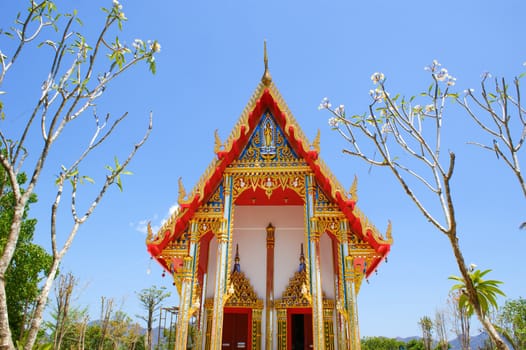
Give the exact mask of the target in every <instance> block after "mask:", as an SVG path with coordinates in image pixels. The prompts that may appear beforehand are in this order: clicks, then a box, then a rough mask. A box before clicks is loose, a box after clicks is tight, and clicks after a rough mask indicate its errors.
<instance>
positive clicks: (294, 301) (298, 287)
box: [276, 269, 312, 309]
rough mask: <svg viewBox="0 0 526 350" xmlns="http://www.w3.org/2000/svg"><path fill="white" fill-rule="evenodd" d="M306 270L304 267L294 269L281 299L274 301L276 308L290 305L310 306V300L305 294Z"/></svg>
mask: <svg viewBox="0 0 526 350" xmlns="http://www.w3.org/2000/svg"><path fill="white" fill-rule="evenodd" d="M306 287H307V272H306V270H305V269H303V270H301V271H296V273H294V276H292V278H291V279H290V280H289V284H288V285H287V288H285V291H284V292H283V295H282V296H281V299H278V300H277V301H276V308H278V309H282V308H283V309H286V308H290V307H311V306H312V305H311V302H310V301H309V298H308V296H307V295H306V293H305V292H306Z"/></svg>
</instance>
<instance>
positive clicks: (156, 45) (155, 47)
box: [150, 40, 161, 52]
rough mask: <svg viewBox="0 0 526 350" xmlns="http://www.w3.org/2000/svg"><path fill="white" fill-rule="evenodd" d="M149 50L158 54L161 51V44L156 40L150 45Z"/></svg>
mask: <svg viewBox="0 0 526 350" xmlns="http://www.w3.org/2000/svg"><path fill="white" fill-rule="evenodd" d="M150 49H151V50H152V52H160V51H161V44H159V42H158V41H157V40H156V41H154V42H153V43H152V44H151V45H150Z"/></svg>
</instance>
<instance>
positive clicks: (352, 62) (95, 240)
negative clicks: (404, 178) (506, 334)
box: [0, 0, 526, 337]
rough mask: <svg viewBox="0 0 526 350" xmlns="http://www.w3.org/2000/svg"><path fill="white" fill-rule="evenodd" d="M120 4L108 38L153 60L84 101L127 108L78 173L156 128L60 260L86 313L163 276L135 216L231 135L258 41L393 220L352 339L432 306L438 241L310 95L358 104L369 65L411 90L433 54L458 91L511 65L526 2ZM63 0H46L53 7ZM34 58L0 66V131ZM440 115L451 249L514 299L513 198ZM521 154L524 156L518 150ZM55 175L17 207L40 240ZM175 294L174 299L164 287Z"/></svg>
mask: <svg viewBox="0 0 526 350" xmlns="http://www.w3.org/2000/svg"><path fill="white" fill-rule="evenodd" d="M21 3H22V2H19V1H9V2H7V3H4V4H2V11H0V27H5V26H7V25H8V24H10V23H11V21H12V19H13V18H14V14H15V13H16V12H17V11H19V10H20V8H19V7H20V5H19V4H21ZM95 3H96V5H95ZM122 3H123V6H124V12H125V13H126V16H127V17H128V19H129V20H128V22H127V23H126V24H125V27H124V28H125V29H124V32H123V33H121V34H119V38H120V40H121V41H123V42H127V43H128V44H129V45H131V43H132V42H133V40H134V39H135V38H142V39H145V40H146V39H157V40H159V42H160V43H161V46H162V49H161V52H160V54H159V55H158V57H157V65H158V71H157V74H156V75H154V76H152V75H150V74H148V73H147V67H146V66H143V65H140V66H138V67H136V69H134V71H133V72H132V73H131V74H128V75H127V76H126V77H123V79H121V80H119V81H117V82H116V84H114V85H112V86H111V87H109V88H108V89H107V91H106V95H105V96H104V98H103V99H102V100H101V101H100V102H99V104H98V107H97V110H98V112H99V113H101V114H105V113H106V112H110V113H113V114H114V115H118V114H120V113H123V112H125V111H128V112H129V113H130V117H129V118H128V120H127V121H126V123H125V125H123V128H122V129H121V130H120V131H119V132H118V133H117V134H115V138H114V139H113V141H112V142H111V143H109V144H108V147H107V148H106V149H105V151H104V152H101V153H98V154H97V157H98V159H97V160H96V161H94V162H92V163H90V167H88V168H86V169H85V172H86V173H87V174H89V175H92V174H95V173H97V172H100V169H102V168H103V165H104V164H109V163H112V162H113V156H114V155H120V157H123V156H124V155H125V154H126V153H127V151H128V149H129V147H130V146H131V144H132V143H133V142H135V141H136V140H137V139H139V138H140V137H141V135H142V131H143V130H144V128H145V126H146V124H147V117H148V113H149V112H150V111H153V113H154V131H153V133H152V135H151V138H150V140H149V141H148V143H147V144H146V145H145V146H144V147H143V149H141V150H140V152H139V153H138V155H137V157H136V158H135V159H134V161H133V163H132V164H131V168H130V170H131V171H133V173H134V175H133V176H129V177H126V178H124V179H123V181H124V188H125V191H124V192H123V193H120V192H119V191H118V190H117V189H113V190H112V191H110V193H109V194H108V196H107V197H106V198H105V200H104V201H103V203H102V204H101V206H100V207H99V208H98V209H97V211H96V212H95V214H94V216H93V217H92V218H91V219H90V220H89V221H88V223H86V224H85V225H84V226H83V227H82V228H81V230H80V233H79V236H78V238H77V240H76V241H75V243H74V245H73V247H72V249H71V251H70V252H69V253H68V255H67V257H66V259H65V260H64V263H63V267H62V271H64V272H67V271H72V272H73V273H74V274H75V275H76V276H77V277H78V278H79V279H80V287H81V288H80V289H82V290H81V291H79V297H78V300H77V301H76V304H77V305H79V306H88V305H89V307H90V312H91V315H92V317H93V318H97V317H98V312H99V309H98V306H99V304H100V297H101V296H105V297H113V298H115V299H116V301H117V302H120V301H122V302H123V310H124V311H126V312H128V313H129V314H130V315H132V316H133V315H135V314H138V313H141V312H142V311H141V309H140V306H139V304H138V302H137V298H136V295H135V292H137V291H140V290H141V289H143V288H147V287H149V286H151V285H154V284H155V285H158V286H161V285H164V286H166V287H168V288H171V281H170V279H169V278H164V279H163V278H162V277H161V269H160V267H158V266H157V265H155V264H152V265H151V266H150V260H149V256H148V255H147V253H146V248H145V244H144V241H145V235H144V223H145V222H146V221H151V222H152V224H153V225H156V226H158V225H159V224H160V223H161V221H162V220H163V219H164V218H166V217H167V215H168V211H169V209H170V208H171V207H172V206H173V205H174V204H175V203H176V199H177V179H178V178H179V177H182V178H183V181H184V184H185V186H186V188H187V189H190V188H192V187H193V186H194V184H195V183H196V181H197V180H198V179H199V177H200V176H201V174H202V173H203V172H204V170H205V169H206V167H207V166H208V164H209V162H210V161H211V160H212V158H213V146H214V144H213V133H214V130H215V129H219V134H220V137H221V138H222V139H225V138H226V137H227V136H228V135H229V133H230V130H231V129H232V127H233V126H234V124H235V122H236V121H237V119H238V117H239V115H240V114H241V112H242V110H243V108H244V107H245V105H246V103H247V102H248V99H249V97H250V96H251V94H252V93H253V91H254V89H255V87H256V85H257V84H258V82H259V79H260V77H261V75H262V73H263V41H264V40H265V39H266V40H267V43H268V52H269V61H270V63H269V66H270V72H271V74H272V77H273V80H274V82H275V83H276V85H277V86H278V88H279V89H280V91H281V93H282V95H283V97H284V98H285V101H286V102H287V104H288V106H289V108H290V109H291V111H292V113H293V114H294V116H295V118H296V119H297V120H298V122H299V123H300V125H301V127H302V128H303V131H304V132H305V134H306V135H307V136H308V137H309V138H310V139H313V138H314V136H315V135H316V131H317V130H318V129H320V130H321V150H322V154H321V155H322V158H323V159H324V160H325V161H326V163H327V164H328V165H329V167H331V169H332V170H333V172H334V174H335V175H336V176H337V178H338V179H339V180H340V182H342V183H343V184H344V186H345V187H347V188H349V187H350V185H351V183H352V180H353V177H354V174H356V175H357V176H358V178H359V196H360V201H359V203H358V205H359V206H360V208H361V209H362V210H363V211H364V212H365V214H366V215H367V216H368V217H369V218H370V219H371V220H372V221H373V222H375V223H376V225H377V226H378V227H379V228H380V229H381V230H382V231H385V228H386V226H387V220H392V222H393V236H394V240H395V243H394V245H393V247H392V252H391V254H390V256H389V262H388V263H387V264H382V265H381V266H380V269H379V273H378V275H373V276H372V277H371V279H370V283H369V284H366V283H364V284H363V285H362V290H361V292H360V295H359V312H360V324H361V334H362V336H371V335H384V336H392V337H395V336H411V335H416V334H419V330H418V325H417V322H418V319H419V318H420V317H422V316H424V315H429V316H433V315H434V312H435V310H436V309H437V308H443V307H445V302H446V298H447V294H448V291H449V289H450V287H451V285H452V283H451V282H450V281H448V279H447V277H448V276H449V275H452V274H457V272H456V271H457V270H456V265H455V263H454V259H453V256H452V253H451V251H450V249H449V246H448V243H447V240H446V238H445V236H442V235H441V234H440V233H438V231H436V230H435V229H434V228H433V227H432V226H431V225H430V224H428V223H427V222H426V221H425V220H424V219H423V218H422V217H421V215H420V213H419V212H417V210H416V209H415V207H414V206H413V204H412V203H411V202H410V201H409V200H408V199H407V198H406V197H405V196H404V194H403V192H402V190H401V189H400V188H399V186H398V184H397V183H396V182H395V181H394V180H393V179H392V178H391V175H390V174H389V173H387V171H386V170H383V169H370V168H369V167H368V166H367V165H365V164H363V163H362V162H361V161H359V160H356V159H352V158H349V157H348V156H345V155H343V154H342V152H341V150H342V149H343V148H344V147H345V146H346V145H345V142H344V141H343V140H342V139H340V138H339V137H338V136H337V135H336V134H335V133H333V132H331V130H330V128H329V126H328V123H327V119H328V118H329V115H328V114H327V113H326V112H323V111H318V109H317V107H318V105H319V103H320V101H321V99H322V98H323V97H330V98H331V100H332V101H333V102H334V103H337V104H340V103H343V104H345V105H346V109H347V111H348V112H353V113H360V114H361V113H362V112H365V110H366V109H367V106H368V103H369V96H368V91H369V89H371V88H372V84H371V81H370V79H369V77H370V75H371V74H372V73H373V72H376V71H381V72H383V73H384V74H385V75H386V77H387V84H388V87H389V89H390V90H391V91H392V92H400V93H401V94H403V95H414V94H418V93H419V92H421V91H422V90H424V89H426V88H427V86H428V84H429V77H428V76H427V74H426V72H425V71H424V69H423V68H424V66H426V65H428V64H430V63H431V61H432V60H433V59H438V60H439V61H440V62H441V63H442V64H443V66H444V67H447V68H448V70H449V72H450V73H451V74H452V75H453V76H455V77H456V78H457V86H456V88H457V89H458V90H459V91H462V90H464V89H467V88H471V87H474V88H475V89H477V88H478V83H479V80H480V76H481V73H483V72H485V71H489V72H491V73H493V74H494V75H498V76H505V77H508V78H509V79H511V78H512V77H513V76H515V75H517V74H519V73H522V72H523V71H524V69H525V68H524V67H523V65H522V63H523V62H524V61H526V45H525V44H524V33H525V32H526V23H525V22H524V20H523V14H524V13H526V4H524V2H523V1H519V0H516V1H511V0H503V1H499V2H498V3H497V2H495V1H485V0H484V1H451V0H446V1H441V2H431V1H396V2H395V1H375V2H365V1H361V2H356V1H355V2H351V1H328V2H325V3H322V2H319V1H308V0H307V1H275V0H272V1H266V2H252V1H221V2H214V1H203V2H192V1H184V2H183V1H167V0H154V1H148V2H139V1H123V2H122ZM65 6H66V2H63V1H60V2H59V8H64V7H65ZM67 6H73V5H67ZM75 6H77V8H78V10H79V17H80V18H82V19H83V21H84V29H83V30H85V31H87V32H88V33H92V32H93V30H94V28H96V27H97V25H100V22H101V20H102V15H99V14H100V11H99V7H100V6H111V2H110V1H104V2H102V1H97V2H93V1H78V2H76V4H75ZM6 45H8V44H6V41H5V39H1V41H0V49H2V50H4V51H6V52H8V50H7V49H5V48H6V47H8V46H6ZM45 57H46V55H45V52H44V51H43V50H39V51H36V52H35V54H34V55H32V56H31V57H28V58H27V59H24V60H21V61H20V66H19V67H18V68H17V69H16V70H13V71H12V77H13V78H14V77H15V76H16V77H17V78H16V80H15V79H13V80H11V81H10V80H9V78H7V79H6V83H4V85H3V86H2V89H3V90H6V91H7V92H8V94H7V95H6V96H5V99H4V100H5V102H6V108H8V109H6V112H8V113H10V114H8V117H9V116H10V115H12V116H14V117H15V119H14V120H11V119H10V120H6V121H5V122H2V124H1V125H2V130H10V131H12V130H15V129H16V128H19V127H20V121H21V119H22V117H23V116H24V115H27V113H28V111H29V110H30V108H29V107H27V106H28V105H29V106H30V105H31V101H34V97H35V96H38V94H39V91H40V84H41V82H42V81H43V80H44V78H45V74H44V71H43V70H42V68H45V67H46V64H44V62H45ZM31 84H32V85H31ZM32 98H33V99H32ZM446 122H447V123H448V124H447V125H446V126H445V128H446V131H447V132H448V133H447V135H446V137H445V144H444V149H445V150H453V151H455V153H456V154H457V169H456V174H455V176H454V180H453V186H454V189H453V190H454V200H455V204H456V205H457V214H458V221H459V232H460V244H461V246H462V248H463V250H464V252H465V258H466V260H467V262H468V263H470V262H473V263H476V264H477V265H478V266H479V267H480V268H481V269H486V268H490V269H493V272H492V274H491V277H493V278H495V279H498V280H502V281H504V282H505V284H504V285H503V290H504V291H505V293H506V294H507V296H508V297H509V298H518V297H520V296H522V297H525V294H524V291H525V289H526V282H524V281H526V270H525V269H524V267H523V262H522V261H521V259H522V257H523V256H524V255H523V247H524V246H525V244H526V234H525V232H524V231H520V230H519V229H518V226H519V224H520V223H521V222H522V221H524V219H525V218H524V213H525V203H526V202H525V200H524V198H523V197H522V195H521V193H520V191H519V187H518V184H517V183H516V180H515V179H514V178H513V177H512V175H511V172H510V171H509V170H507V169H505V168H504V166H503V163H502V162H499V161H498V160H497V159H496V158H495V157H494V156H493V155H491V154H488V153H485V152H484V151H482V150H480V149H478V148H476V147H474V146H472V145H468V144H467V142H468V141H473V139H477V137H479V138H480V137H482V135H480V134H478V133H477V132H476V131H475V130H474V128H473V124H472V123H471V122H470V121H469V120H467V117H466V116H465V115H464V114H462V113H461V112H460V111H459V110H458V109H456V108H455V107H452V108H451V109H450V112H449V113H448V115H447V119H446ZM87 125H89V124H87ZM74 127H77V128H79V126H78V125H77V126H74ZM80 127H82V126H80ZM76 132H79V130H78V129H77V130H72V134H70V135H68V136H66V135H65V137H64V138H63V139H62V140H61V143H59V146H61V147H62V148H61V149H60V150H56V151H55V152H54V153H53V154H52V158H51V162H50V166H56V165H57V164H60V163H61V162H64V160H65V159H70V158H71V157H73V156H74V153H73V151H74V148H75V147H74V146H75V145H76V143H77V140H78V139H77V138H76V134H75V133H76ZM471 135H473V137H471ZM479 140H480V139H479ZM521 160H523V163H524V162H525V161H526V159H525V157H524V154H523V155H521ZM57 172H58V171H57V170H56V168H50V169H49V170H48V171H47V172H46V173H45V174H44V177H43V179H42V181H43V182H42V183H41V184H40V186H39V187H38V188H37V193H38V195H39V198H40V201H39V203H38V204H37V205H35V206H34V207H33V208H32V209H31V213H32V214H33V215H34V216H36V217H37V218H38V219H39V222H40V225H39V228H38V232H37V240H38V241H39V242H41V243H42V244H45V245H47V244H48V243H47V242H48V234H47V232H48V231H47V224H48V223H47V220H48V219H47V218H48V217H49V207H50V202H49V200H50V198H51V196H52V195H53V190H54V187H53V184H52V183H53V176H54V174H56V173H57ZM86 198H88V197H86ZM86 202H89V199H86ZM67 223H68V221H67V220H65V221H64V222H63V223H62V225H63V226H62V227H64V228H66V227H68V226H67ZM148 269H151V273H150V274H147V270H148ZM174 294H175V293H174ZM177 302H178V300H177V297H175V296H173V297H172V298H170V300H169V303H172V304H176V303H177Z"/></svg>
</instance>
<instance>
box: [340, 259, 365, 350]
mask: <svg viewBox="0 0 526 350" xmlns="http://www.w3.org/2000/svg"><path fill="white" fill-rule="evenodd" d="M354 279H355V272H354V258H353V256H352V255H349V254H347V255H345V256H344V295H345V315H346V316H345V318H346V321H347V334H348V344H349V349H350V350H360V349H361V347H360V330H359V328H358V305H357V301H356V287H355V281H354Z"/></svg>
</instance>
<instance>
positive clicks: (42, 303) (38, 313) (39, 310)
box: [24, 256, 62, 350]
mask: <svg viewBox="0 0 526 350" xmlns="http://www.w3.org/2000/svg"><path fill="white" fill-rule="evenodd" d="M61 260H62V257H61V256H59V257H56V258H55V257H54V258H53V263H52V264H51V268H50V270H49V274H48V275H47V277H46V282H45V283H44V286H43V287H42V290H41V291H40V295H39V296H38V301H37V306H36V308H35V314H34V316H33V320H32V321H31V326H30V327H29V332H28V335H27V341H26V344H25V345H24V350H32V349H33V346H34V345H35V342H36V340H37V336H38V331H39V329H40V326H41V325H42V320H43V318H44V309H45V308H46V303H47V298H48V296H49V292H50V291H51V286H52V285H53V281H54V280H55V277H56V276H57V271H58V267H59V265H60V261H61Z"/></svg>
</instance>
